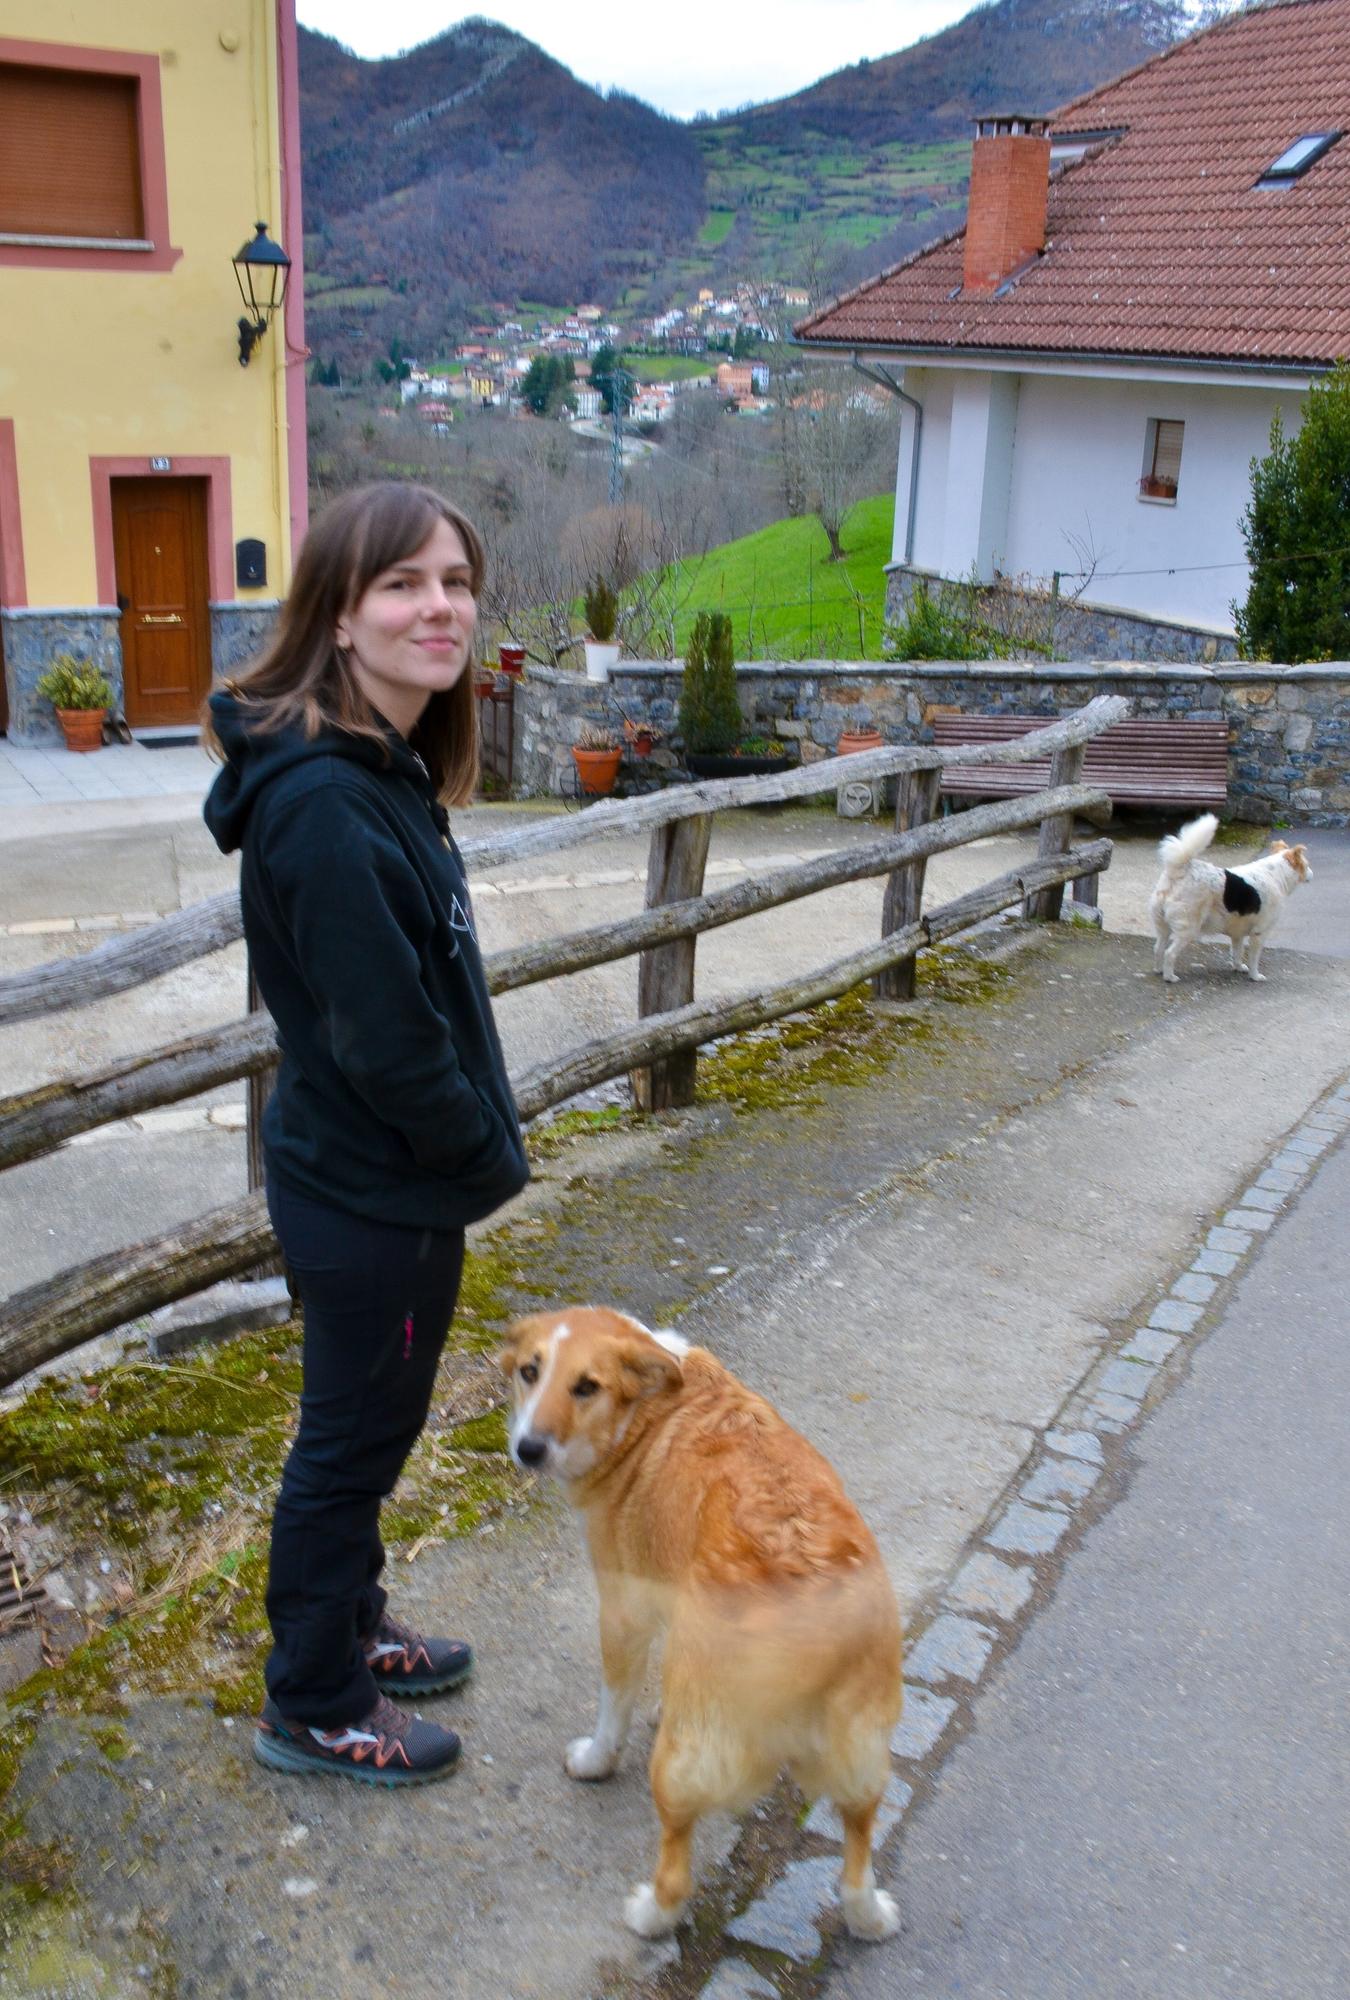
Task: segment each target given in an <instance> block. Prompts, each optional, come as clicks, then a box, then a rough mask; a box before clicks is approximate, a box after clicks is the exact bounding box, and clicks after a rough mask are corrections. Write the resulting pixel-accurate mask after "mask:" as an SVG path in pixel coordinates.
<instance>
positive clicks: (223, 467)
mask: <svg viewBox="0 0 1350 2000" xmlns="http://www.w3.org/2000/svg"><path fill="white" fill-rule="evenodd" d="M114 479H204V480H205V481H206V575H207V590H208V593H209V595H210V598H211V602H212V603H213V604H219V603H224V602H227V601H228V600H229V599H230V598H232V597H233V596H234V525H233V522H234V514H233V509H232V506H231V503H230V461H229V459H228V458H175V459H174V460H173V461H172V463H171V468H170V470H169V471H168V472H164V473H156V472H152V471H151V470H150V461H149V459H148V458H91V459H90V461H89V484H90V487H91V490H92V493H93V502H94V569H95V574H96V576H97V579H98V601H99V603H100V604H103V605H112V604H116V602H117V563H116V560H115V557H114V554H113V517H112V482H113V480H114Z"/></svg>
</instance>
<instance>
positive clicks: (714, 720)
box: [701, 611, 745, 757]
mask: <svg viewBox="0 0 1350 2000" xmlns="http://www.w3.org/2000/svg"><path fill="white" fill-rule="evenodd" d="M707 687H708V712H707V722H706V725H705V731H704V734H705V737H706V739H707V740H706V741H705V742H704V743H703V745H702V746H701V747H702V748H703V749H704V750H705V751H706V752H707V754H708V755H709V756H711V757H719V756H725V755H726V753H727V752H728V751H729V750H734V749H735V748H736V745H737V744H738V743H739V742H740V740H741V736H742V734H743V733H744V730H745V723H744V721H743V719H742V717H741V704H740V702H739V701H738V699H737V697H736V642H735V639H734V637H733V635H732V630H731V620H730V618H729V617H728V616H727V614H726V613H725V612H724V611H713V612H711V613H710V614H709V616H708V681H707Z"/></svg>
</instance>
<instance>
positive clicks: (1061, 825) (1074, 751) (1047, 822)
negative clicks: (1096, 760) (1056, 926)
mask: <svg viewBox="0 0 1350 2000" xmlns="http://www.w3.org/2000/svg"><path fill="white" fill-rule="evenodd" d="M1086 754H1087V745H1086V743H1075V744H1073V745H1072V746H1071V748H1069V749H1068V750H1057V751H1056V752H1055V756H1054V761H1053V762H1052V763H1051V766H1050V783H1051V785H1052V786H1054V785H1076V784H1077V783H1078V780H1079V778H1080V777H1081V776H1082V771H1083V759H1084V757H1085V756H1086ZM1072 840H1073V814H1072V813H1051V815H1050V816H1049V818H1048V819H1043V820H1042V821H1041V837H1040V841H1039V843H1038V844H1037V848H1036V859H1037V860H1038V861H1053V860H1054V859H1055V857H1056V856H1057V855H1060V854H1067V853H1068V851H1069V847H1070V844H1071V842H1072ZM1063 906H1064V884H1063V883H1062V882H1056V883H1055V884H1054V886H1053V888H1050V889H1038V890H1037V891H1036V893H1035V895H1034V896H1028V897H1027V900H1026V902H1025V903H1024V904H1023V905H1022V914H1023V916H1026V917H1038V918H1042V919H1045V920H1047V921H1049V922H1051V923H1053V922H1054V920H1055V918H1056V917H1057V916H1058V915H1059V913H1060V910H1061V909H1062V908H1063Z"/></svg>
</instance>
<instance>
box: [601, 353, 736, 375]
mask: <svg viewBox="0 0 1350 2000" xmlns="http://www.w3.org/2000/svg"><path fill="white" fill-rule="evenodd" d="M725 360H726V356H725V354H709V355H706V356H703V355H698V354H625V355H624V357H623V365H624V367H625V368H626V369H628V371H629V372H630V374H633V375H636V376H637V378H638V381H639V382H689V381H692V380H693V379H694V377H695V376H698V375H715V374H716V373H717V364H718V362H719V361H725Z"/></svg>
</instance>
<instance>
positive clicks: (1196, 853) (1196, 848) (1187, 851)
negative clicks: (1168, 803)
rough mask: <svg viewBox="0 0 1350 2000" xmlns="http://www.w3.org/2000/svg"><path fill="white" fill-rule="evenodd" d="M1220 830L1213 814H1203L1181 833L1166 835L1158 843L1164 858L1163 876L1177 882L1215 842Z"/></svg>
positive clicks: (1160, 853) (1183, 828)
mask: <svg viewBox="0 0 1350 2000" xmlns="http://www.w3.org/2000/svg"><path fill="white" fill-rule="evenodd" d="M1218 830H1219V822H1218V820H1217V819H1216V818H1215V817H1214V815H1213V813H1201V815H1200V817H1199V819H1193V820H1191V821H1190V822H1189V823H1188V824H1187V825H1186V826H1183V827H1182V829H1181V832H1180V833H1169V834H1166V835H1164V837H1163V839H1162V840H1160V841H1159V843H1158V853H1159V855H1160V856H1161V857H1162V869H1163V874H1164V875H1165V876H1166V878H1167V880H1168V881H1169V882H1175V881H1176V879H1177V877H1178V876H1179V875H1184V874H1185V872H1186V870H1187V869H1188V868H1189V867H1190V865H1191V863H1192V861H1195V860H1197V859H1198V858H1199V857H1200V855H1202V854H1203V853H1204V851H1205V849H1206V848H1207V847H1208V846H1209V843H1210V842H1211V840H1213V838H1214V836H1215V834H1216V833H1217V832H1218Z"/></svg>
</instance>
